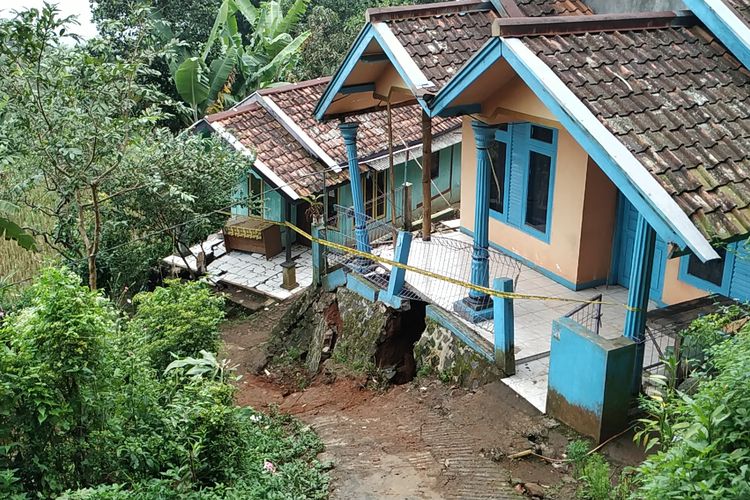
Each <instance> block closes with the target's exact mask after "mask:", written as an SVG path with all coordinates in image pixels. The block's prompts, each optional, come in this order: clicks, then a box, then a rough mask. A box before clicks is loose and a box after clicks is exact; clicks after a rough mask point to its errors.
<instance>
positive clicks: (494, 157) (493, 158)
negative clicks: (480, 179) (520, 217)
mask: <svg viewBox="0 0 750 500" xmlns="http://www.w3.org/2000/svg"><path fill="white" fill-rule="evenodd" d="M507 152H508V145H507V144H506V143H504V142H502V141H492V142H491V144H490V147H489V149H488V150H487V154H489V157H490V162H491V168H490V210H494V211H495V212H498V213H503V212H504V211H505V161H506V158H507Z"/></svg>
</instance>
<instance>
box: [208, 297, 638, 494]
mask: <svg viewBox="0 0 750 500" xmlns="http://www.w3.org/2000/svg"><path fill="white" fill-rule="evenodd" d="M305 300H307V299H305V298H302V299H299V300H298V301H297V302H296V303H291V304H290V303H286V304H282V305H275V306H271V307H268V308H265V310H261V311H259V312H258V313H256V314H254V315H252V316H251V317H249V318H240V319H236V320H234V321H231V322H229V323H227V324H226V325H225V328H224V332H223V335H224V340H225V350H226V353H225V354H226V355H227V357H229V358H230V359H232V361H233V362H234V363H235V364H237V365H238V372H239V373H240V374H242V375H243V378H242V379H241V380H240V382H239V392H238V396H237V402H238V404H240V405H248V406H252V407H254V408H256V409H259V410H267V409H269V408H271V407H278V408H279V409H280V410H281V411H282V412H285V413H290V414H292V415H295V416H297V417H298V418H300V419H302V420H303V421H304V422H306V423H308V424H310V425H311V426H312V427H313V428H314V429H315V430H316V432H318V434H319V435H320V437H321V438H322V439H323V441H324V443H325V446H326V452H325V453H324V455H323V456H322V457H321V458H322V459H323V460H330V461H331V462H332V464H333V466H334V468H333V469H332V472H331V474H332V479H333V481H332V498H342V499H344V498H347V499H348V498H362V499H368V498H372V499H375V498H515V497H519V496H521V495H522V494H525V495H527V496H536V497H542V496H543V497H544V498H573V497H574V496H575V491H576V488H577V484H576V480H575V479H574V477H573V475H572V471H571V470H570V467H569V466H568V465H567V464H564V463H556V462H548V461H544V460H541V459H538V458H535V457H531V458H525V459H518V460H511V459H509V458H508V456H509V455H512V454H514V453H518V452H521V451H524V450H534V451H535V452H537V453H539V454H541V455H544V456H546V457H550V458H562V457H563V456H564V453H565V450H566V446H567V445H568V443H569V442H570V441H571V440H573V439H578V438H579V436H577V435H576V434H575V433H574V432H572V431H571V430H569V429H567V428H566V427H564V426H561V425H559V424H558V423H557V422H556V421H554V420H552V419H549V418H547V417H545V416H543V415H542V414H540V413H539V412H538V411H537V410H536V409H534V408H533V407H532V406H531V405H530V404H528V403H527V402H526V401H525V400H523V399H522V398H520V397H518V396H517V395H516V394H515V393H514V392H513V391H512V390H511V389H509V388H508V387H507V386H505V385H504V384H503V383H502V382H499V381H496V382H491V383H489V384H486V385H482V386H480V387H475V390H471V389H465V388H462V387H460V386H459V385H457V384H455V383H453V381H452V380H451V377H450V376H446V375H445V374H442V373H439V372H438V373H434V372H432V373H429V374H427V373H428V372H429V370H425V369H420V367H419V366H416V365H414V366H411V365H410V363H413V362H414V356H413V355H411V352H410V351H409V352H406V350H408V349H411V348H412V345H413V343H414V342H415V341H416V340H418V338H419V335H418V334H415V333H414V331H413V328H414V327H415V325H416V327H417V328H418V327H419V321H418V320H415V318H413V317H412V318H405V319H401V320H400V322H401V323H403V324H406V325H407V326H408V327H410V328H409V329H410V331H409V332H403V331H400V330H399V329H394V328H393V327H391V328H390V330H393V332H392V333H394V334H397V335H399V334H400V337H401V338H402V339H407V342H406V344H404V343H403V342H402V343H401V347H400V349H401V350H400V351H399V348H397V347H394V346H398V342H395V343H394V342H386V344H389V345H390V346H391V348H390V349H387V350H388V351H390V352H388V353H387V356H388V357H389V358H390V360H391V361H390V362H393V361H392V360H393V359H396V358H399V356H403V357H404V358H405V359H404V360H403V362H401V363H400V364H399V363H397V364H395V365H388V366H381V367H380V368H385V369H384V370H381V369H378V367H377V366H375V367H373V366H363V365H365V364H366V363H363V362H362V361H361V360H360V359H358V358H357V352H356V350H355V349H354V348H353V347H352V345H351V342H346V343H344V339H339V338H337V334H336V332H335V331H334V332H331V331H330V330H338V331H341V330H340V328H341V324H340V323H341V315H340V314H339V312H338V311H336V310H335V309H336V308H337V307H339V305H338V304H337V303H336V301H332V300H330V299H326V298H323V299H322V300H321V299H318V300H317V301H315V302H314V303H313V302H312V301H309V300H308V302H307V303H306V304H305V303H304V301H305ZM351 306H352V304H346V307H347V308H349V307H351ZM313 314H314V315H316V316H315V317H320V318H322V323H323V324H325V325H328V327H326V328H320V327H318V328H316V327H315V326H314V325H311V324H309V320H310V319H311V317H312V315H313ZM289 318H296V320H295V321H297V322H298V324H296V325H284V323H285V322H289ZM361 321H362V322H363V323H362V324H363V325H364V324H366V323H372V321H373V318H369V319H367V320H364V319H361ZM336 323H339V324H338V325H337V324H336ZM386 323H387V321H386ZM402 326H403V325H402ZM329 327H330V328H329ZM421 327H422V329H424V324H423V323H422V325H421ZM310 328H312V329H313V330H316V331H318V332H319V334H320V339H321V340H322V342H321V344H319V345H323V347H322V348H321V349H320V350H321V352H322V353H323V354H322V363H320V361H321V360H320V359H314V360H312V361H311V360H310V359H309V353H307V352H304V349H301V348H300V347H299V345H296V346H295V345H294V344H295V342H296V343H297V344H299V337H298V336H299V335H300V333H301V331H302V330H309V329H310ZM363 329H364V327H363ZM324 330H329V331H328V333H327V334H326V331H324ZM386 330H389V328H386ZM280 331H286V333H285V334H284V335H285V336H284V339H285V342H288V343H290V344H291V348H290V347H289V346H280V345H279V344H280V341H279V339H278V335H279V332H280ZM295 335H297V337H296V338H295ZM381 341H382V339H381ZM337 342H342V344H339V345H338V346H337ZM404 345H406V346H407V347H404ZM337 348H339V349H341V350H343V351H345V355H341V354H338V355H337V353H336V349H337ZM357 349H359V350H360V351H363V352H365V356H373V357H374V356H375V354H377V356H378V359H381V360H382V359H383V349H382V346H381V347H380V348H374V349H371V348H369V347H368V346H366V345H359V346H357ZM405 349H406V350H405ZM342 358H343V359H342ZM409 358H410V359H409ZM311 363H312V365H313V366H315V367H316V368H317V369H316V370H308V368H309V366H310V365H311ZM318 364H320V366H318ZM381 365H382V363H381ZM352 367H354V369H353V368H352ZM418 370H419V373H418V374H416V376H415V373H416V372H417V371H418ZM382 372H385V374H383V373H382ZM408 373H411V376H408ZM412 378H413V380H412ZM384 379H390V381H391V382H394V381H395V382H398V384H395V383H390V384H387V383H385V381H384ZM474 385H475V386H476V384H474ZM470 386H471V385H470ZM604 452H605V454H606V455H607V456H608V458H609V459H610V462H611V463H612V464H613V465H614V466H615V468H616V469H621V468H623V467H625V466H629V465H634V464H637V463H639V462H640V461H642V460H643V456H642V454H641V453H640V451H639V450H638V449H637V448H636V447H635V446H634V445H633V444H632V438H631V436H627V435H626V436H623V437H622V438H620V439H618V440H616V441H614V442H613V443H611V444H609V445H607V447H605V449H604Z"/></svg>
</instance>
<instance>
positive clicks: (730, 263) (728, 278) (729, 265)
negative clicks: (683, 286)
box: [677, 244, 736, 297]
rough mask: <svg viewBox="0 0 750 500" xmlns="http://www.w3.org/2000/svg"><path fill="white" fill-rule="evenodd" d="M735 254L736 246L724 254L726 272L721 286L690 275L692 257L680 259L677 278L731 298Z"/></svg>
mask: <svg viewBox="0 0 750 500" xmlns="http://www.w3.org/2000/svg"><path fill="white" fill-rule="evenodd" d="M735 253H736V245H735V244H732V245H729V246H728V247H727V249H726V252H725V254H724V255H725V257H724V270H723V271H722V276H721V285H720V286H718V285H716V284H714V283H711V282H710V281H705V280H702V279H701V278H698V277H697V276H693V275H692V274H690V273H688V263H689V262H690V255H683V256H682V257H680V271H679V272H678V273H677V277H678V278H679V279H680V281H682V282H683V283H687V284H688V285H691V286H694V287H695V288H698V289H699V290H705V291H707V292H711V293H718V294H721V295H724V296H725V297H729V296H730V289H731V287H732V272H733V270H734V259H735Z"/></svg>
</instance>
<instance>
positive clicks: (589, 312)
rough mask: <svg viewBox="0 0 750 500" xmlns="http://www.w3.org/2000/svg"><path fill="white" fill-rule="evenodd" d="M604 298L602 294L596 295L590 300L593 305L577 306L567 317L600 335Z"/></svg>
mask: <svg viewBox="0 0 750 500" xmlns="http://www.w3.org/2000/svg"><path fill="white" fill-rule="evenodd" d="M602 298H603V296H602V294H599V295H594V296H593V297H591V299H589V300H590V301H591V303H589V304H581V305H580V306H577V307H576V308H575V309H573V310H572V311H570V312H569V313H568V314H566V315H565V317H566V318H570V319H572V320H573V321H575V322H576V323H578V324H579V325H581V326H583V327H585V328H587V329H588V330H590V331H592V332H594V334H596V335H599V330H600V329H601V326H602V304H601V303H602Z"/></svg>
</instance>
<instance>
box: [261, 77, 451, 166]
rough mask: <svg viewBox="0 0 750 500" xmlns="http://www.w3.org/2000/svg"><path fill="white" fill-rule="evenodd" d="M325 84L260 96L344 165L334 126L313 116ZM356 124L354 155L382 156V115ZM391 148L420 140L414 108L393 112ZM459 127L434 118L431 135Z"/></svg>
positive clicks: (369, 116) (419, 113)
mask: <svg viewBox="0 0 750 500" xmlns="http://www.w3.org/2000/svg"><path fill="white" fill-rule="evenodd" d="M327 84H328V80H327V79H325V80H320V81H319V83H316V84H314V85H305V86H289V87H285V88H284V89H281V90H275V89H274V90H266V91H262V94H263V95H264V96H266V97H267V98H270V99H272V100H273V101H274V102H275V103H276V104H277V105H278V106H279V107H280V108H281V109H282V110H284V112H285V113H286V114H287V115H289V117H291V118H292V120H294V121H295V122H296V123H297V124H299V125H300V127H301V128H302V129H303V130H305V132H307V134H308V135H309V136H310V137H312V138H314V139H315V140H316V141H317V143H318V144H319V145H320V147H321V148H323V150H324V151H325V152H326V153H327V154H328V155H330V156H331V158H333V159H334V160H335V161H336V162H338V163H339V164H340V165H343V164H345V163H346V149H345V147H344V141H343V140H342V138H341V133H340V132H339V130H338V125H337V122H335V121H329V122H324V123H320V122H318V121H317V120H316V119H315V117H314V116H313V112H314V109H315V104H316V103H317V102H318V99H320V96H321V95H322V94H323V91H324V90H325V87H326V85H327ZM356 121H358V122H359V123H360V126H359V133H358V135H357V154H358V155H359V157H360V159H367V158H371V157H373V156H376V155H382V154H384V153H385V152H386V151H387V149H388V143H387V139H386V138H387V133H388V121H387V115H386V113H385V112H384V111H376V112H371V113H365V114H362V115H358V116H357V117H356ZM393 124H394V126H393V131H394V146H395V147H396V148H398V147H399V146H401V147H403V145H404V143H406V144H412V143H415V142H417V141H420V140H421V138H422V111H421V108H420V107H419V106H418V105H416V104H415V105H412V106H404V107H397V108H394V109H393ZM460 125H461V119H460V118H435V119H433V121H432V130H433V134H434V135H439V134H442V133H445V132H449V131H451V130H454V129H456V128H457V127H459V126H460Z"/></svg>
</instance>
